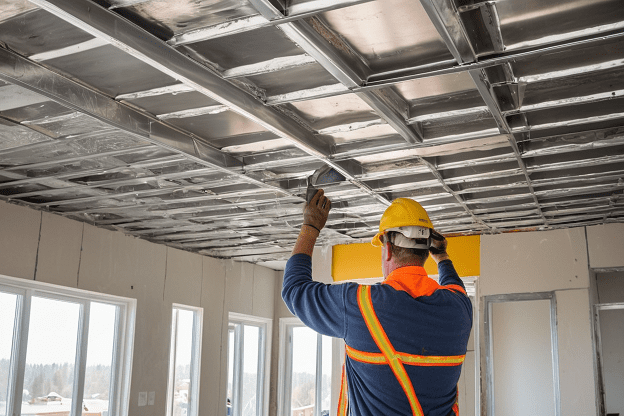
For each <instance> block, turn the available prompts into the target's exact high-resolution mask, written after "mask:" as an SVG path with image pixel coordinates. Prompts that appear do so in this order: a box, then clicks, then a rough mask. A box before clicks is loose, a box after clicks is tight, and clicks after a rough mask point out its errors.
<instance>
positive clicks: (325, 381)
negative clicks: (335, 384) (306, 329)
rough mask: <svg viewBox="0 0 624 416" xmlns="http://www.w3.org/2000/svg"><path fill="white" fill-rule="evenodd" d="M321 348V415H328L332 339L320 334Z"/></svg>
mask: <svg viewBox="0 0 624 416" xmlns="http://www.w3.org/2000/svg"><path fill="white" fill-rule="evenodd" d="M321 342H322V343H323V344H322V345H321V349H322V351H323V357H322V362H321V370H322V372H323V373H322V376H321V416H329V409H330V407H331V370H332V339H331V337H326V336H324V335H323V336H322V337H321Z"/></svg>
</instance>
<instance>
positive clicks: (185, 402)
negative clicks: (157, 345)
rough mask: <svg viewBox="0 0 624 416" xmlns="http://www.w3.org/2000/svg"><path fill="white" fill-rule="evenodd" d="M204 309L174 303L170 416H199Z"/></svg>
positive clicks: (169, 390) (168, 409)
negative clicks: (200, 359)
mask: <svg viewBox="0 0 624 416" xmlns="http://www.w3.org/2000/svg"><path fill="white" fill-rule="evenodd" d="M202 317H203V309H201V308H194V307H191V306H184V305H176V304H174V305H173V313H172V317H171V348H170V349H169V383H168V388H167V415H168V416H197V413H198V411H197V409H198V404H199V401H198V398H199V358H200V352H201V332H202Z"/></svg>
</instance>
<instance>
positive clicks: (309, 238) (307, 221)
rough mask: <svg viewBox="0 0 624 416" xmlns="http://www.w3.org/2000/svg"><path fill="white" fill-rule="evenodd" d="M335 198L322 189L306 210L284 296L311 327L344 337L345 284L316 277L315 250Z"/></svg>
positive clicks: (289, 265) (299, 316) (286, 280)
mask: <svg viewBox="0 0 624 416" xmlns="http://www.w3.org/2000/svg"><path fill="white" fill-rule="evenodd" d="M330 209H331V202H330V201H329V199H327V197H326V196H325V195H324V191H323V190H322V189H320V190H318V191H317V192H316V194H315V195H314V197H313V198H312V200H311V201H310V202H309V203H308V204H306V205H305V207H304V210H303V224H302V226H301V231H300V232H299V237H298V238H297V242H296V243H295V247H294V248H293V252H292V256H291V257H290V259H289V260H288V262H287V263H286V269H285V270H284V285H283V288H282V299H283V300H284V303H286V306H287V307H288V309H289V310H290V311H291V312H292V313H293V314H294V315H295V316H297V317H298V318H299V319H301V321H302V322H303V323H304V324H306V325H307V326H308V327H310V328H312V329H314V330H315V331H317V332H319V333H321V334H325V335H330V336H333V337H340V338H343V337H344V333H345V329H346V318H345V313H344V290H345V287H346V286H345V285H326V284H323V283H320V282H314V281H313V280H312V252H313V251H314V244H315V243H316V239H317V237H318V236H319V234H320V232H321V230H322V229H323V227H324V226H325V223H326V222H327V216H328V215H329V210H330Z"/></svg>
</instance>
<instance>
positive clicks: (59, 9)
mask: <svg viewBox="0 0 624 416" xmlns="http://www.w3.org/2000/svg"><path fill="white" fill-rule="evenodd" d="M32 2H33V3H35V4H36V5H37V6H39V7H41V8H42V9H44V10H46V11H48V12H50V13H52V14H53V15H55V16H57V17H59V18H61V19H63V20H65V21H67V22H68V23H70V24H72V25H74V26H76V27H78V28H80V29H82V30H84V31H85V32H87V33H89V34H91V35H93V36H95V37H98V38H100V39H104V40H105V41H107V42H109V43H110V44H111V45H113V46H115V47H117V48H119V49H121V50H122V51H124V52H125V53H127V54H129V55H130V56H133V57H134V58H137V59H139V60H140V61H142V62H144V63H146V64H148V65H150V66H152V67H153V68H155V69H157V70H159V71H161V72H162V73H164V74H167V75H169V76H171V77H173V78H175V79H177V80H179V81H180V82H182V83H183V84H186V85H188V86H190V87H192V88H193V89H194V90H196V91H198V92H200V93H202V94H204V95H206V96H208V97H210V98H212V99H214V100H216V101H218V102H220V103H221V104H223V105H226V106H228V107H229V108H231V109H232V111H235V112H237V113H239V114H240V115H242V116H244V117H246V118H248V119H250V120H252V121H253V122H255V123H258V124H259V125H261V126H263V127H264V128H266V129H267V130H269V131H271V132H273V133H275V134H277V135H279V136H281V137H284V138H288V139H290V140H292V141H293V142H294V143H295V144H297V145H298V146H300V147H302V148H304V149H306V151H308V152H310V153H311V154H314V155H316V156H318V157H327V156H329V154H330V149H329V146H328V145H327V144H325V143H323V142H322V141H320V140H318V139H317V138H316V137H315V136H314V135H313V134H311V132H309V131H308V130H306V129H304V128H303V127H302V126H300V125H299V124H297V123H296V122H295V121H294V120H292V119H290V118H288V117H286V116H284V115H283V114H281V113H279V112H277V111H275V110H274V109H272V108H270V107H267V106H265V105H264V104H263V103H262V102H261V101H259V100H257V99H255V98H253V97H251V96H250V95H249V94H247V93H246V92H244V91H243V90H240V89H238V88H237V87H235V86H234V85H232V84H230V83H229V82H227V81H224V80H223V79H222V78H221V77H219V76H218V75H216V74H215V73H213V72H211V71H209V70H208V69H207V68H206V67H204V66H202V65H201V64H199V63H198V62H196V61H194V60H192V59H190V58H188V57H187V56H185V55H183V54H182V53H180V52H178V51H176V50H175V49H173V48H172V47H170V46H169V45H167V44H166V43H165V42H163V41H161V40H160V39H158V38H157V37H155V36H153V35H151V34H150V33H148V32H146V31H145V30H143V29H141V28H140V27H138V26H136V25H135V24H133V23H132V22H130V21H128V20H126V19H124V18H122V17H121V16H119V15H117V14H115V13H113V12H111V11H108V10H106V9H104V8H102V7H100V6H99V5H97V4H94V3H93V2H91V1H88V0H32Z"/></svg>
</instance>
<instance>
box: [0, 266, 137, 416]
mask: <svg viewBox="0 0 624 416" xmlns="http://www.w3.org/2000/svg"><path fill="white" fill-rule="evenodd" d="M0 291H2V292H5V293H13V294H16V295H18V298H17V307H16V314H15V325H14V330H13V345H12V348H11V359H10V360H11V361H10V363H11V369H10V372H9V383H8V391H7V414H8V415H19V414H21V403H22V394H23V390H24V371H25V368H26V352H27V346H28V329H29V324H30V307H31V300H32V297H33V296H36V297H41V298H46V299H54V300H61V301H67V302H72V303H76V304H79V305H80V317H79V321H78V334H77V337H78V342H77V348H76V360H75V365H74V386H73V394H72V409H71V416H77V415H78V416H79V415H82V402H83V398H84V397H83V396H84V381H85V371H86V364H87V351H88V349H87V348H88V345H87V344H88V334H89V313H90V306H91V302H98V303H105V304H109V305H114V306H116V307H117V316H116V322H115V340H114V348H113V361H112V366H111V381H110V389H109V392H110V393H109V409H108V412H109V415H110V416H127V415H128V408H129V404H130V380H131V377H132V353H133V351H134V322H135V317H136V303H137V301H136V299H131V298H125V297H121V296H114V295H107V294H102V293H97V292H90V291H87V290H82V289H74V288H67V287H63V286H58V285H53V284H50V283H44V282H36V281H32V280H25V279H18V278H14V277H9V276H4V275H0Z"/></svg>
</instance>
